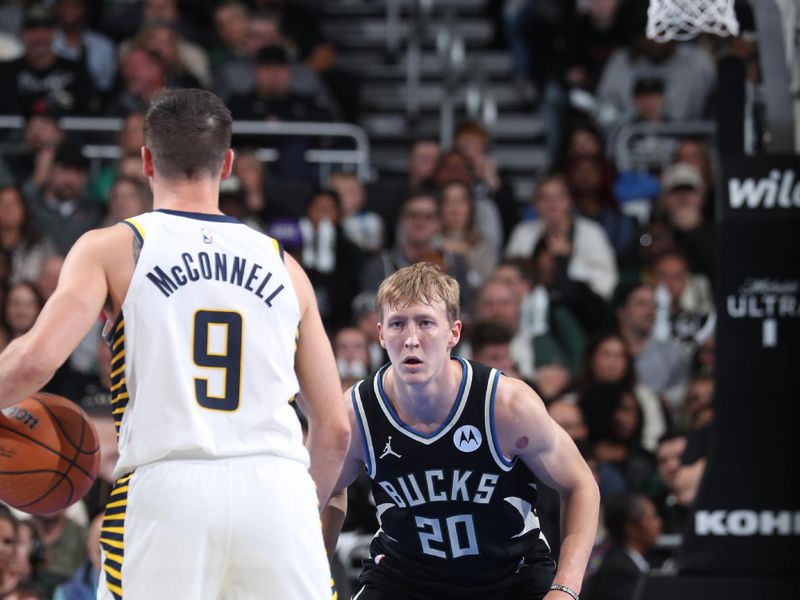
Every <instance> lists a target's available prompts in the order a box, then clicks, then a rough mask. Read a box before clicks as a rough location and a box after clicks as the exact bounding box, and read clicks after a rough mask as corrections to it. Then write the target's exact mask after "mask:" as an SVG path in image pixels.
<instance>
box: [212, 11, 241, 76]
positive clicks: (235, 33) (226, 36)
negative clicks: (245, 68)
mask: <svg viewBox="0 0 800 600" xmlns="http://www.w3.org/2000/svg"><path fill="white" fill-rule="evenodd" d="M248 17H249V14H248V11H247V7H246V6H245V5H244V4H242V3H241V2H238V1H237V0H226V1H225V2H222V3H220V4H219V5H217V7H216V8H215V9H214V15H213V18H214V29H215V31H216V34H217V41H216V43H215V44H214V45H213V46H212V47H211V51H210V53H209V61H210V63H211V68H212V69H213V70H215V71H216V70H217V68H218V67H220V66H222V65H223V64H225V63H226V62H228V61H230V60H236V59H239V58H246V57H247V56H248V55H249V53H250V46H249V44H248V39H247V26H248ZM242 91H244V90H242Z"/></svg>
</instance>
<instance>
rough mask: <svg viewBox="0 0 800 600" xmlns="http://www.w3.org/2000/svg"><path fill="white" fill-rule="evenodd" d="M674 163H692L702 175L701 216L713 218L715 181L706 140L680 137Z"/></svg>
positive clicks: (707, 218) (708, 218)
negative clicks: (703, 192)
mask: <svg viewBox="0 0 800 600" xmlns="http://www.w3.org/2000/svg"><path fill="white" fill-rule="evenodd" d="M673 162H675V163H685V164H689V165H692V166H693V167H694V168H695V169H697V170H698V171H699V172H700V175H702V177H703V187H704V189H705V190H706V200H705V203H704V204H703V216H704V217H705V218H706V220H708V221H713V219H714V198H715V197H716V194H715V187H716V183H717V179H716V174H715V172H714V161H713V159H712V158H711V150H710V149H709V147H708V142H705V141H703V140H699V139H695V138H682V139H681V140H679V141H678V146H677V147H676V148H675V157H674V161H673Z"/></svg>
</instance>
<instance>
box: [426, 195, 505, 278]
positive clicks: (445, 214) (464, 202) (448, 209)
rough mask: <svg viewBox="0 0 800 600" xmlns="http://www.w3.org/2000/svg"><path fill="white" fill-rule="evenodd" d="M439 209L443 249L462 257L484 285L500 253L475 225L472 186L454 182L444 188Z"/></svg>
mask: <svg viewBox="0 0 800 600" xmlns="http://www.w3.org/2000/svg"><path fill="white" fill-rule="evenodd" d="M439 210H440V215H441V224H442V248H443V249H444V250H446V251H449V252H453V253H455V254H462V255H463V256H464V258H465V259H466V261H467V264H468V265H469V268H470V269H471V270H472V272H473V273H474V274H475V276H476V277H477V279H476V281H475V285H476V286H477V285H480V284H481V283H482V282H483V281H485V280H486V279H487V278H488V277H489V276H490V275H491V274H492V270H493V269H494V268H495V266H497V258H498V257H497V252H496V251H495V249H494V247H493V246H492V244H491V243H489V242H488V240H486V239H485V238H484V237H483V235H482V234H481V232H480V230H479V229H478V228H477V227H476V226H475V203H474V201H473V198H472V192H471V190H470V188H469V186H468V185H466V184H465V183H463V182H461V181H451V182H450V183H447V184H445V185H444V187H443V188H442V192H441V198H440V204H439Z"/></svg>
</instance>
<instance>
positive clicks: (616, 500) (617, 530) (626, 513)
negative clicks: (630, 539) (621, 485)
mask: <svg viewBox="0 0 800 600" xmlns="http://www.w3.org/2000/svg"><path fill="white" fill-rule="evenodd" d="M641 502H642V497H641V496H640V495H639V494H635V493H633V492H620V493H617V494H614V495H612V496H609V497H608V498H607V499H606V500H605V501H604V502H603V504H604V510H603V520H604V521H605V523H606V530H607V531H608V537H610V538H611V539H612V540H614V541H615V542H616V543H618V544H624V543H625V526H626V525H627V524H628V523H632V522H634V521H636V519H637V518H638V517H639V514H640V512H641V510H642V509H641V506H640V504H641Z"/></svg>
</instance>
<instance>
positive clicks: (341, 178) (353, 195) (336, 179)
mask: <svg viewBox="0 0 800 600" xmlns="http://www.w3.org/2000/svg"><path fill="white" fill-rule="evenodd" d="M328 185H329V186H330V187H331V189H333V190H334V191H335V192H337V193H338V194H339V198H341V200H342V229H343V230H344V232H345V235H347V239H349V240H350V241H351V242H353V243H354V244H355V245H356V246H358V247H359V248H361V250H363V251H364V252H367V253H369V254H375V253H377V252H379V251H380V250H381V248H383V231H384V226H383V219H381V217H380V215H378V214H377V213H374V212H371V211H368V210H367V209H366V204H367V196H366V191H365V190H364V186H363V185H362V184H361V181H359V179H358V176H357V175H355V174H354V173H347V172H345V171H338V172H336V173H334V174H333V175H331V177H330V179H329V180H328Z"/></svg>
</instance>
